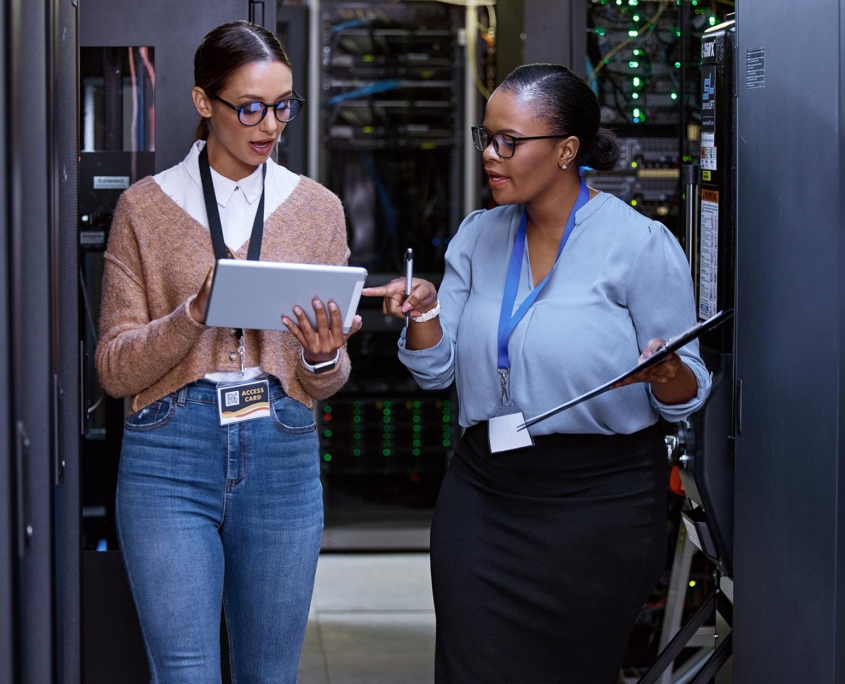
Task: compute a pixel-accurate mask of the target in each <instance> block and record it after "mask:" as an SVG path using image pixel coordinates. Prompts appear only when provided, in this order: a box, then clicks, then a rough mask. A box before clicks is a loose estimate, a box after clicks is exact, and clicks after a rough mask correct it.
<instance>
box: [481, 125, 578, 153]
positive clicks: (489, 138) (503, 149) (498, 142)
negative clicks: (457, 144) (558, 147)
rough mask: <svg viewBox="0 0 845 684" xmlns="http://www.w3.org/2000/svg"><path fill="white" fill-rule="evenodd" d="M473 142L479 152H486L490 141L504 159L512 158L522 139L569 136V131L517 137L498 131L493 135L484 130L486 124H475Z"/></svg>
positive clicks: (549, 138) (547, 138)
mask: <svg viewBox="0 0 845 684" xmlns="http://www.w3.org/2000/svg"><path fill="white" fill-rule="evenodd" d="M470 130H471V131H472V142H473V144H474V145H475V149H477V150H478V151H479V152H484V150H486V149H487V148H488V147H489V146H490V143H493V149H494V150H496V154H498V155H499V156H500V157H502V159H510V158H511V157H512V156H513V153H514V151H516V144H517V143H518V142H519V141H520V140H551V139H552V138H568V137H569V134H568V133H560V134H558V135H532V136H528V137H524V138H517V137H516V136H515V135H508V134H507V133H496V134H495V135H493V134H492V133H489V132H488V131H486V130H484V126H473V127H472V128H471V129H470Z"/></svg>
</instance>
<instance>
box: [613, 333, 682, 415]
mask: <svg viewBox="0 0 845 684" xmlns="http://www.w3.org/2000/svg"><path fill="white" fill-rule="evenodd" d="M664 344H666V340H664V339H661V338H659V337H656V338H654V339H652V340H649V341H648V344H647V345H646V348H645V349H643V353H642V354H640V358H639V359H638V360H637V363H642V362H643V361H645V360H646V359H648V358H650V357H651V356H653V355H654V354H655V353H656V352H657V351H659V350H660V348H661V347H662V346H663V345H664ZM635 382H648V383H651V391H652V392H653V393H654V396H655V398H656V399H657V400H658V401H661V402H663V403H664V404H683V403H686V402H688V401H690V400H691V399H692V398H693V397H694V396H695V395H696V393H697V392H698V381H697V380H696V379H695V375H694V374H693V372H692V370H691V369H690V367H689V366H688V365H687V364H685V363H684V362H683V360H682V359H681V357H680V356H678V355H677V354H676V353H675V352H672V353H671V354H669V356H667V357H666V360H665V361H661V362H660V363H658V364H657V365H656V366H652V367H651V368H646V369H645V370H642V371H640V372H639V373H634V374H633V375H632V376H631V377H629V378H627V379H625V380H623V381H622V382H620V383H619V384H618V385H616V387H625V386H626V385H633V384H634V383H635Z"/></svg>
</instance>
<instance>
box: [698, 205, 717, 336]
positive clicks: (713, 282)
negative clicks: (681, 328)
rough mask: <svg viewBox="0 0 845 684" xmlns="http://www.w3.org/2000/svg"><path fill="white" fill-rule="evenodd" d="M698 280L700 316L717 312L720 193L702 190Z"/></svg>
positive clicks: (702, 317)
mask: <svg viewBox="0 0 845 684" xmlns="http://www.w3.org/2000/svg"><path fill="white" fill-rule="evenodd" d="M698 273H699V276H698V278H699V280H698V317H699V318H700V319H707V318H710V317H711V316H712V315H713V314H715V313H716V311H717V308H716V305H717V303H716V299H717V296H718V285H717V279H718V275H719V193H718V192H717V191H716V190H707V189H704V188H702V190H701V245H700V259H699V272H698Z"/></svg>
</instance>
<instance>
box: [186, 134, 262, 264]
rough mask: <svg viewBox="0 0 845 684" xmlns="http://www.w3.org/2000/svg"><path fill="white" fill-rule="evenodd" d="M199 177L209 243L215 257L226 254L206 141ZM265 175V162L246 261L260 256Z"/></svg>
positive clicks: (200, 160)
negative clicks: (206, 217) (209, 235)
mask: <svg viewBox="0 0 845 684" xmlns="http://www.w3.org/2000/svg"><path fill="white" fill-rule="evenodd" d="M199 163H200V179H201V180H202V194H203V195H204V196H205V211H206V213H207V214H208V230H209V232H211V244H212V245H213V246H214V256H215V258H216V259H225V258H226V256H227V250H226V241H225V240H224V239H223V225H222V224H221V223H220V212H219V211H218V210H217V197H216V196H215V194H214V183H213V182H212V180H211V166H209V164H208V143H206V145H205V146H204V147H203V148H202V151H201V152H200V158H199ZM266 177H267V164H262V165H261V199H260V200H258V210H257V211H256V212H255V221H254V222H253V224H252V235H251V236H250V238H249V250H248V251H247V255H246V258H247V260H248V261H258V260H259V258H260V257H261V240H262V238H263V236H264V179H265V178H266Z"/></svg>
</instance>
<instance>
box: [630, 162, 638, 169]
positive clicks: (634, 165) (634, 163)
mask: <svg viewBox="0 0 845 684" xmlns="http://www.w3.org/2000/svg"><path fill="white" fill-rule="evenodd" d="M638 166H639V164H637V162H631V168H632V169H635V168H637V167H638Z"/></svg>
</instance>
